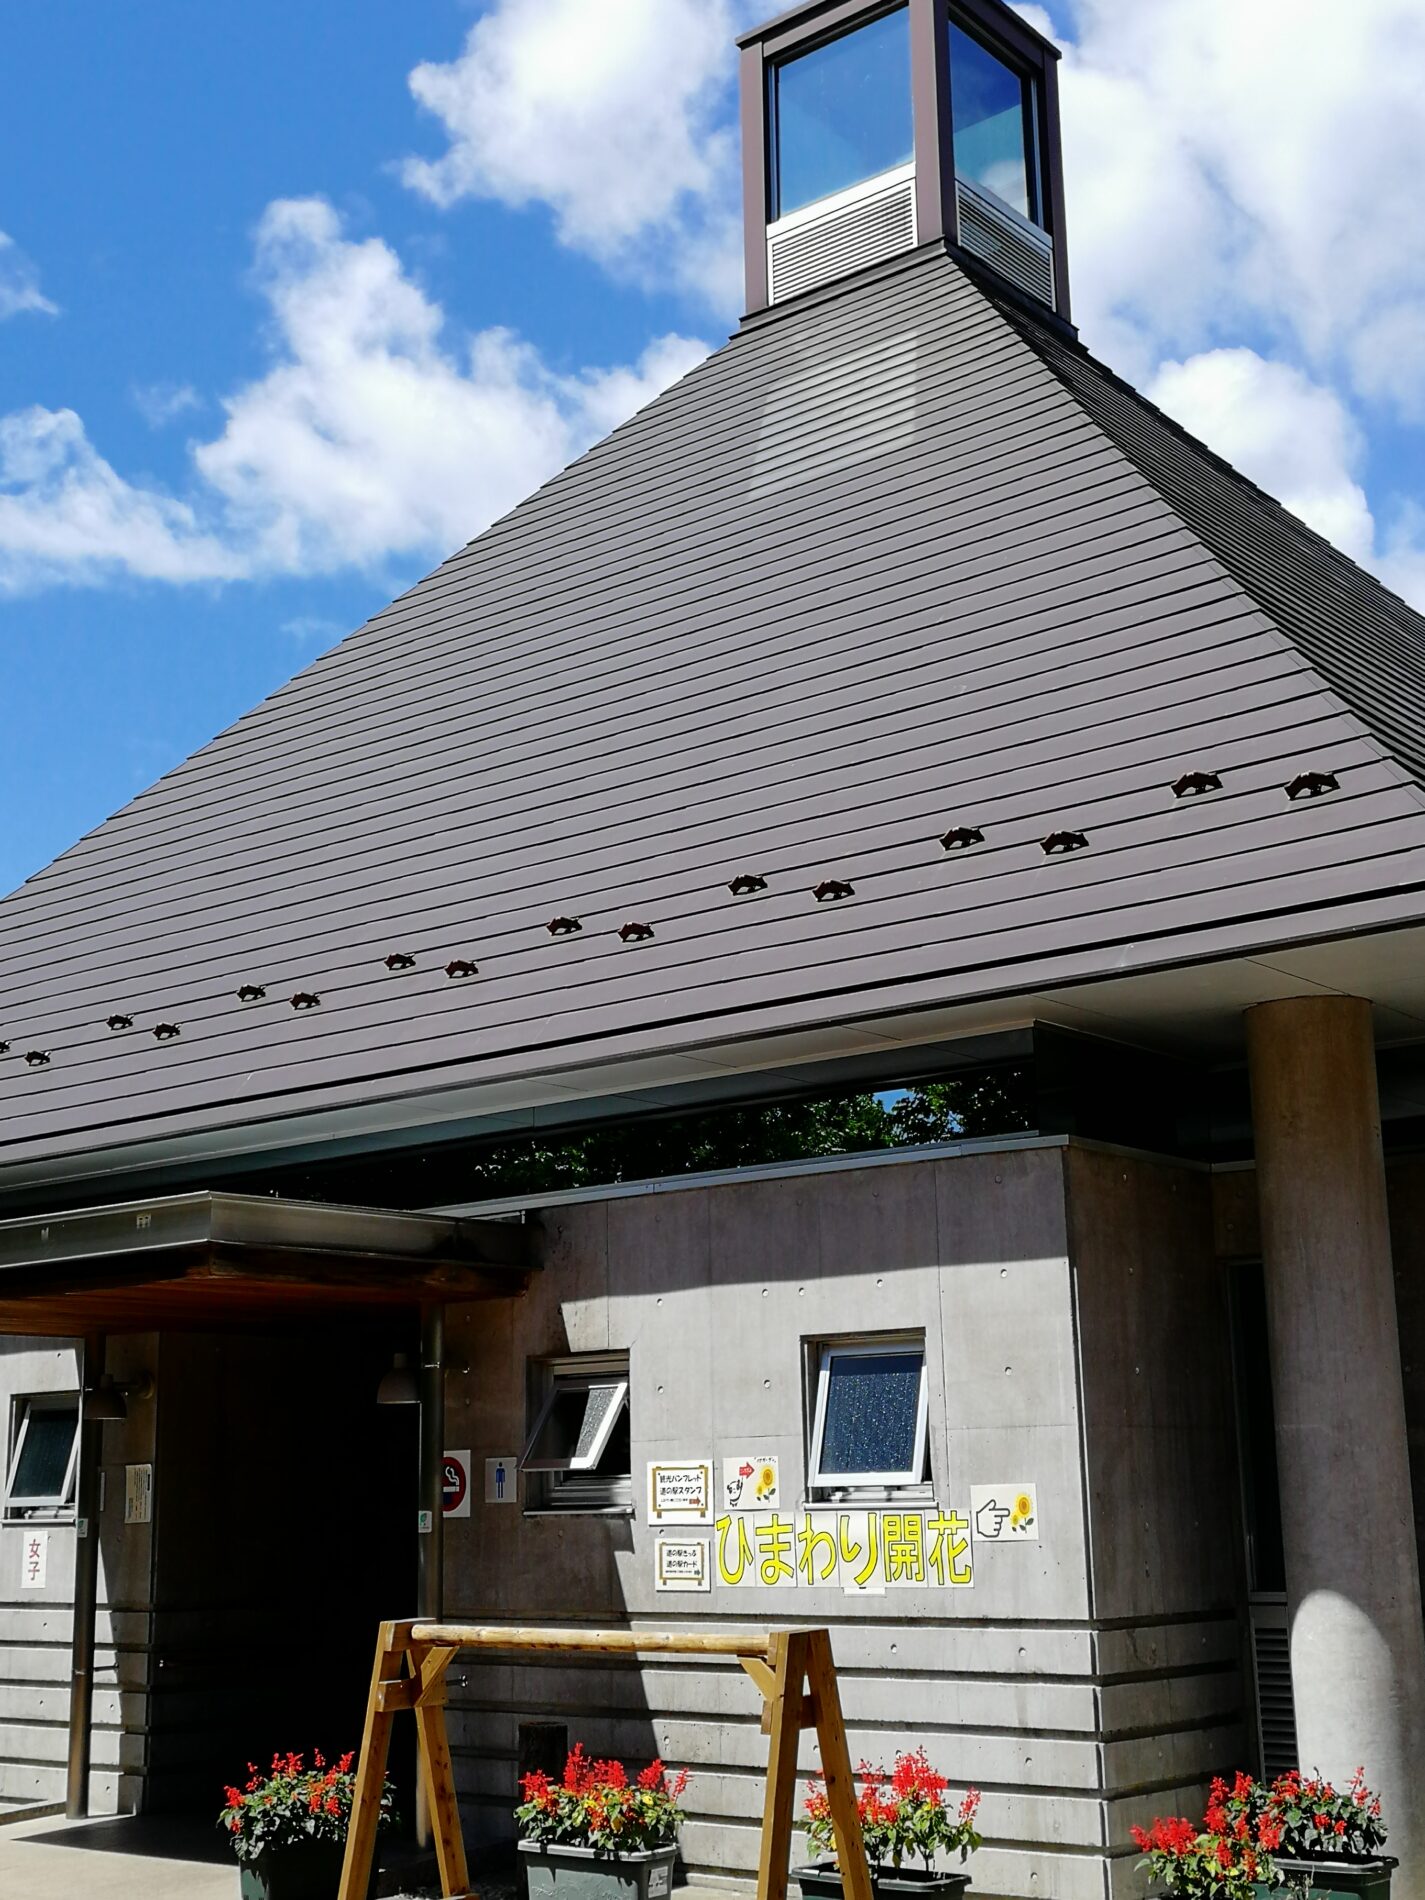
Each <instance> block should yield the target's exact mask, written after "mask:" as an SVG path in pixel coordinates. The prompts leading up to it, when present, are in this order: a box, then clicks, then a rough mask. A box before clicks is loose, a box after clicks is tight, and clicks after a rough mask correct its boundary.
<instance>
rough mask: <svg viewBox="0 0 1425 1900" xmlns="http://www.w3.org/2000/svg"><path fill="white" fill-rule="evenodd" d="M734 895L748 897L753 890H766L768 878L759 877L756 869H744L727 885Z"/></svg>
mask: <svg viewBox="0 0 1425 1900" xmlns="http://www.w3.org/2000/svg"><path fill="white" fill-rule="evenodd" d="M727 888H728V889H729V890H730V891H731V892H732V894H733V896H734V897H748V896H750V895H751V893H752V892H753V891H765V890H766V888H767V880H766V878H765V877H758V875H757V873H756V872H755V871H743V872H742V873H741V874H740V875H739V876H737V877H735V878H734V879H733V880H732V882H731V883H730V884H729V885H728V887H727Z"/></svg>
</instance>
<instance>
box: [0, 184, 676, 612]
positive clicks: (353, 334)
mask: <svg viewBox="0 0 1425 1900" xmlns="http://www.w3.org/2000/svg"><path fill="white" fill-rule="evenodd" d="M257 281H258V284H259V287H260V289H261V291H262V293H263V295H264V296H265V298H266V299H267V301H268V304H269V307H270V310H271V317H272V326H271V334H272V347H273V355H274V361H273V364H272V367H271V368H270V369H269V370H268V372H267V374H266V375H264V376H262V377H260V378H258V380H256V381H255V382H253V383H251V384H249V385H247V386H246V387H245V388H242V389H239V390H237V391H236V392H235V393H234V394H232V395H231V396H229V397H228V398H227V399H226V400H225V401H224V403H223V407H224V409H225V411H226V414H227V421H226V426H225V427H224V429H223V431H222V433H221V434H220V435H218V436H217V437H215V438H214V439H212V440H210V441H207V442H201V443H198V444H195V445H194V447H193V451H192V454H193V470H194V480H193V483H192V488H191V493H190V495H189V497H188V498H187V499H184V500H178V499H175V498H173V497H171V496H168V495H165V494H164V493H162V492H161V491H159V490H158V489H157V488H155V487H154V486H152V485H151V484H131V483H129V482H127V481H126V480H125V479H124V478H123V477H122V476H120V475H119V474H117V473H116V471H115V470H114V469H113V468H112V467H110V465H109V464H108V463H107V462H106V461H105V460H104V459H103V457H102V456H100V455H99V454H98V452H97V451H96V450H95V449H94V447H93V446H92V444H91V443H90V442H89V440H88V438H87V436H86V435H85V432H84V426H83V424H82V422H81V421H80V419H79V417H78V416H76V415H75V414H74V413H73V412H72V411H68V410H61V411H50V410H42V409H31V410H26V411H22V412H20V413H18V414H15V415H11V416H8V417H4V418H0V589H10V590H14V589H16V588H20V587H31V586H36V585H42V584H44V583H47V582H52V581H54V580H58V579H65V580H70V581H79V582H95V581H98V580H100V579H103V578H106V577H108V576H111V575H113V574H115V573H126V574H128V575H130V576H133V577H137V578H142V579H157V580H169V581H195V580H226V579H232V578H237V577H239V576H244V575H259V574H272V573H295V574H316V573H325V572H330V571H333V570H336V569H339V568H343V567H363V566H364V567H371V566H374V565H376V564H378V563H380V562H382V561H384V560H386V559H387V558H389V557H390V556H393V555H398V556H411V555H438V554H443V553H448V552H450V551H451V550H452V549H454V548H456V547H458V546H460V545H461V544H462V543H463V542H464V541H466V540H468V539H469V538H470V537H471V536H472V535H474V534H476V533H478V532H479V530H480V529H481V528H483V527H485V526H486V525H488V523H489V522H490V521H491V520H493V519H494V518H495V516H497V515H499V514H502V513H503V512H505V510H507V509H508V508H510V507H512V506H513V505H514V504H515V503H516V502H517V501H519V500H520V499H521V498H522V497H523V496H524V495H526V494H528V493H529V492H530V490H531V489H533V488H535V487H537V486H538V485H539V483H540V482H542V481H544V480H546V479H547V478H548V477H549V476H550V475H551V474H553V473H554V472H555V471H556V470H557V469H558V468H560V467H561V466H562V465H563V464H564V463H566V462H568V461H570V460H572V459H573V457H574V456H575V455H577V454H579V453H580V452H581V451H582V450H583V449H584V448H585V447H587V446H588V444H589V443H590V442H592V441H593V440H595V439H596V438H597V437H598V436H600V435H602V434H604V433H605V432H606V431H607V430H608V429H609V428H611V427H612V426H613V425H614V424H615V423H617V422H619V421H621V420H623V418H624V417H625V416H627V415H628V414H629V413H631V411H632V410H634V409H635V408H638V407H640V406H641V405H642V404H643V403H645V402H647V401H649V400H650V399H651V398H652V397H653V396H654V395H656V394H657V393H658V391H659V390H660V389H662V388H663V387H665V386H666V384H668V383H669V382H671V381H673V380H674V379H675V378H676V377H678V376H680V375H682V374H683V373H684V372H685V371H686V370H688V369H689V368H691V367H692V365H693V364H694V363H695V362H697V361H698V360H699V359H700V358H701V357H702V356H704V355H705V354H706V350H707V346H706V345H705V344H703V343H699V342H696V341H694V340H692V339H689V338H684V337H674V336H668V337H663V338H660V339H659V340H658V341H656V342H655V343H653V344H651V345H650V346H649V348H648V349H647V350H646V351H645V352H644V354H643V356H642V357H641V358H640V359H639V361H638V362H637V363H636V364H633V365H631V366H625V367H620V368H614V369H604V370H591V371H588V372H586V373H584V374H581V375H573V376H571V375H561V374H556V373H555V372H554V371H552V370H551V369H550V368H549V367H548V365H547V364H546V363H545V362H544V360H543V359H542V358H541V356H540V355H539V353H538V352H537V351H536V350H535V349H534V348H532V347H531V346H530V345H529V344H528V343H525V342H523V341H521V340H520V339H519V338H518V337H516V336H514V335H513V334H511V333H510V332H509V331H506V330H486V331H483V332H480V333H477V334H475V335H467V336H464V337H460V336H454V335H448V334H447V332H448V331H449V330H450V328H451V326H449V325H448V324H447V322H446V319H445V316H444V313H443V312H442V310H441V309H440V307H439V305H438V304H436V303H434V302H432V301H431V299H430V298H428V297H427V296H426V295H425V293H424V292H423V291H422V290H421V289H420V288H419V287H418V286H417V285H416V284H415V283H413V282H412V281H411V279H410V278H409V277H408V276H407V275H406V273H405V272H404V270H403V269H402V266H401V262H400V260H399V258H398V257H397V256H396V254H395V252H394V251H392V250H391V249H390V247H389V246H388V245H386V244H384V243H383V242H382V241H381V240H380V239H377V238H367V239H365V240H361V241H356V240H352V239H350V238H348V237H346V236H345V235H344V233H343V230H342V227H341V222H340V220H339V218H338V217H337V214H336V213H335V211H333V209H332V208H331V206H330V205H329V204H327V203H325V202H324V201H323V200H321V199H301V200H283V201H279V202H278V203H276V204H273V205H271V206H269V208H268V210H267V212H266V214H265V216H264V218H263V220H262V223H261V226H260V228H259V232H258V240H257Z"/></svg>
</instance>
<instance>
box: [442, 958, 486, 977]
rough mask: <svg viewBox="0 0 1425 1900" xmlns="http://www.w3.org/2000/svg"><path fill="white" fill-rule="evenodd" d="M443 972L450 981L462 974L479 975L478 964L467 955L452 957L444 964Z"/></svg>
mask: <svg viewBox="0 0 1425 1900" xmlns="http://www.w3.org/2000/svg"><path fill="white" fill-rule="evenodd" d="M445 974H446V975H447V976H448V977H450V978H451V979H452V981H454V980H455V979H457V978H459V977H462V976H479V974H480V966H479V964H477V963H472V962H471V961H470V959H469V957H452V958H451V959H450V961H449V963H447V964H446V966H445Z"/></svg>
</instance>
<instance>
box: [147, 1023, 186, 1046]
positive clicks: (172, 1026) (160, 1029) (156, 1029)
mask: <svg viewBox="0 0 1425 1900" xmlns="http://www.w3.org/2000/svg"><path fill="white" fill-rule="evenodd" d="M153 1033H154V1039H155V1041H157V1042H173V1041H175V1040H176V1039H177V1038H178V1037H179V1036H181V1035H182V1034H183V1031H182V1029H180V1027H179V1026H178V1024H177V1023H155V1024H154V1026H153Z"/></svg>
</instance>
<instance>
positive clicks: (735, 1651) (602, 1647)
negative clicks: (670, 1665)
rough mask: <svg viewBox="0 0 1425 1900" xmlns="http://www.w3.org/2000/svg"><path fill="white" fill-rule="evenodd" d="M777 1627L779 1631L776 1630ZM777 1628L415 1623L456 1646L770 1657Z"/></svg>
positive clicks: (416, 1633)
mask: <svg viewBox="0 0 1425 1900" xmlns="http://www.w3.org/2000/svg"><path fill="white" fill-rule="evenodd" d="M778 1633H779V1632H778ZM778 1633H769V1632H767V1631H765V1630H763V1631H748V1632H747V1634H745V1635H738V1636H731V1635H718V1634H707V1635H703V1634H699V1633H697V1632H696V1631H692V1630H677V1631H656V1632H655V1631H649V1630H569V1629H550V1630H544V1629H523V1628H519V1627H516V1626H514V1625H510V1626H508V1627H506V1626H504V1625H501V1624H498V1623H496V1624H484V1623H416V1624H414V1625H413V1626H412V1629H411V1636H412V1639H413V1641H415V1642H418V1643H441V1644H449V1645H450V1646H451V1647H453V1648H455V1649H533V1650H542V1649H567V1650H571V1651H574V1652H580V1651H582V1652H585V1653H588V1654H594V1655H600V1656H637V1655H645V1656H735V1657H737V1658H738V1659H739V1660H740V1659H742V1658H743V1657H747V1656H750V1657H753V1658H754V1659H755V1658H757V1657H762V1658H764V1659H767V1658H770V1657H771V1655H772V1644H773V1643H774V1642H775V1640H776V1635H777V1634H778Z"/></svg>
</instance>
